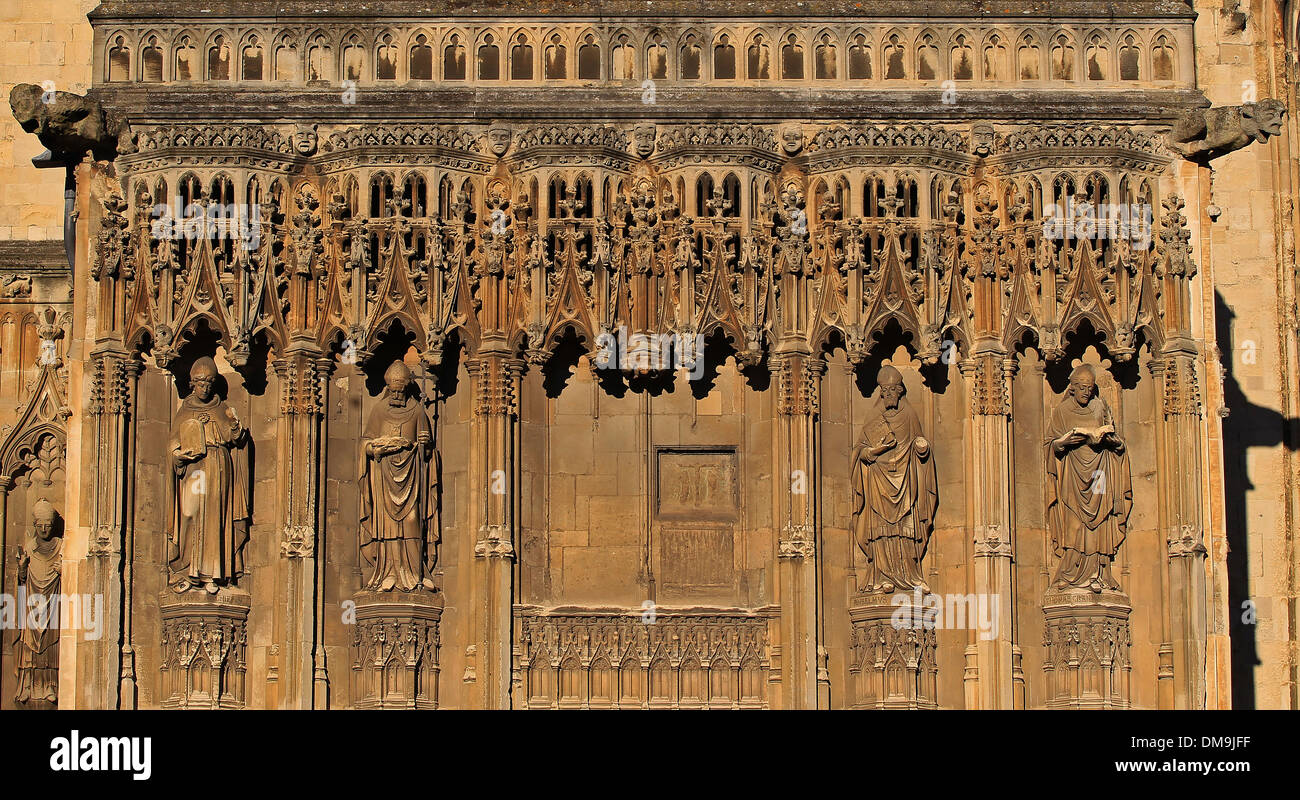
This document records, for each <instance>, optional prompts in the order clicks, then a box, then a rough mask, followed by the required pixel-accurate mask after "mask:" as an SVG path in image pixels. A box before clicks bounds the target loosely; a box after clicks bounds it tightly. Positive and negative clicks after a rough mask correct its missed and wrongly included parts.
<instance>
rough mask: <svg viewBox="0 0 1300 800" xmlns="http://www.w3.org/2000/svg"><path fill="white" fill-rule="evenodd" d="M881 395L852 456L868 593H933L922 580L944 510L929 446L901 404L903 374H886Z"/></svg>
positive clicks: (858, 535) (882, 377)
mask: <svg viewBox="0 0 1300 800" xmlns="http://www.w3.org/2000/svg"><path fill="white" fill-rule="evenodd" d="M878 381H879V384H880V390H879V393H878V395H877V397H876V400H875V402H874V404H873V405H872V407H871V410H870V411H869V412H868V413H867V421H866V423H865V424H864V425H863V426H862V435H861V436H860V437H859V438H858V445H857V448H856V449H855V450H854V452H853V508H854V511H853V514H854V517H853V532H854V536H855V537H856V539H857V542H858V547H860V548H862V552H863V553H864V554H865V555H866V557H867V565H868V566H867V574H866V580H865V581H864V582H863V585H862V586H861V587H860V588H861V589H862V590H863V591H865V592H867V593H878V592H885V593H889V592H894V591H907V590H911V589H914V588H920V589H921V590H922V591H925V592H928V591H930V587H929V586H928V585H927V584H926V582H925V580H924V579H923V578H922V576H921V559H922V558H923V557H924V556H925V549H926V546H927V545H928V544H929V542H930V532H931V531H932V530H933V529H934V512H935V508H936V507H937V506H938V504H939V490H938V480H937V477H936V474H935V469H934V459H933V458H932V457H931V455H930V443H929V441H927V440H926V438H925V437H924V436H923V435H922V431H921V421H920V420H919V419H918V418H917V416H916V412H915V411H913V410H912V406H911V404H910V403H908V402H907V400H905V399H904V398H903V395H904V393H905V392H906V389H905V387H904V386H903V376H902V374H901V373H899V371H898V370H897V369H895V368H893V367H890V366H884V367H881V368H880V374H879V378H878Z"/></svg>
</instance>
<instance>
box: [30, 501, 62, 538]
mask: <svg viewBox="0 0 1300 800" xmlns="http://www.w3.org/2000/svg"><path fill="white" fill-rule="evenodd" d="M58 527H59V512H57V511H55V510H54V505H53V504H52V503H50V501H49V500H46V499H44V498H42V499H40V500H37V501H36V505H35V506H33V507H32V530H33V531H34V532H35V533H36V538H37V539H39V540H40V541H42V542H48V541H49V540H50V539H52V538H54V534H55V532H56V531H57V530H58Z"/></svg>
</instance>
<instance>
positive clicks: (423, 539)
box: [360, 361, 441, 592]
mask: <svg viewBox="0 0 1300 800" xmlns="http://www.w3.org/2000/svg"><path fill="white" fill-rule="evenodd" d="M412 385H413V384H412V381H411V369H410V367H408V366H406V364H404V363H402V362H401V361H395V362H393V365H392V366H390V367H389V368H388V370H387V371H386V372H385V373H384V394H383V397H382V399H381V403H380V405H379V407H378V408H376V409H375V410H374V411H373V412H371V415H370V419H368V420H367V421H366V426H365V431H364V433H363V436H362V446H361V465H360V476H361V481H360V483H361V557H362V584H363V585H364V587H365V588H366V589H368V590H371V591H380V592H391V591H400V592H411V591H416V590H419V589H422V588H423V589H427V590H430V591H432V590H433V589H434V582H433V568H434V566H435V565H436V564H437V563H438V542H439V541H440V540H441V532H440V530H439V528H440V521H439V516H438V453H437V450H435V449H434V446H433V425H432V423H431V422H430V421H429V415H428V414H427V413H425V410H424V406H423V405H421V403H420V401H419V399H418V398H416V397H413V396H412V391H411V389H412Z"/></svg>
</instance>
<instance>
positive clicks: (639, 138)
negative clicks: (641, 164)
mask: <svg viewBox="0 0 1300 800" xmlns="http://www.w3.org/2000/svg"><path fill="white" fill-rule="evenodd" d="M658 136H659V129H658V128H657V127H656V126H654V125H638V126H636V128H634V129H633V130H632V141H633V143H634V145H635V147H636V154H637V155H638V156H641V157H642V158H649V157H650V154H651V153H653V152H654V151H655V139H656V138H657V137H658Z"/></svg>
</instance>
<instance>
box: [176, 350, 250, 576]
mask: <svg viewBox="0 0 1300 800" xmlns="http://www.w3.org/2000/svg"><path fill="white" fill-rule="evenodd" d="M216 380H217V365H216V363H215V362H214V361H213V360H212V359H210V358H207V357H204V358H200V359H199V360H197V361H195V362H194V366H193V367H192V368H191V369H190V385H191V386H192V387H193V391H192V392H190V396H189V397H187V398H185V400H184V401H183V402H182V403H181V408H180V411H178V412H177V413H176V420H175V422H174V423H173V427H172V439H171V457H172V469H173V472H174V476H175V479H174V480H173V481H172V499H173V501H174V502H173V503H172V506H173V509H174V512H173V522H172V531H171V536H170V539H169V541H168V548H167V566H168V571H169V573H170V577H169V583H170V584H171V587H172V589H173V590H175V591H176V592H178V593H180V592H186V591H189V590H191V589H206V590H207V591H208V593H210V594H216V593H217V592H219V591H220V590H221V587H222V586H234V585H235V584H236V582H237V581H238V580H239V577H240V576H241V575H243V574H244V545H245V544H247V543H248V526H249V496H248V451H247V450H246V449H245V446H246V443H247V435H248V432H247V430H246V429H245V428H244V426H243V425H242V424H241V423H240V422H239V417H238V416H236V414H235V409H233V408H231V407H230V405H228V404H227V403H226V402H225V401H224V400H222V399H221V398H220V397H217V395H216V393H215V389H214V386H215V383H216Z"/></svg>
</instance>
